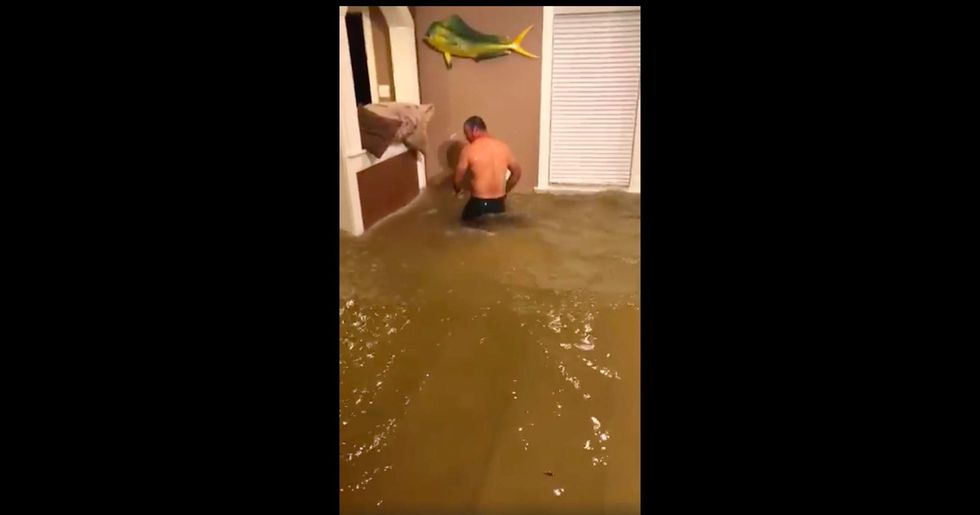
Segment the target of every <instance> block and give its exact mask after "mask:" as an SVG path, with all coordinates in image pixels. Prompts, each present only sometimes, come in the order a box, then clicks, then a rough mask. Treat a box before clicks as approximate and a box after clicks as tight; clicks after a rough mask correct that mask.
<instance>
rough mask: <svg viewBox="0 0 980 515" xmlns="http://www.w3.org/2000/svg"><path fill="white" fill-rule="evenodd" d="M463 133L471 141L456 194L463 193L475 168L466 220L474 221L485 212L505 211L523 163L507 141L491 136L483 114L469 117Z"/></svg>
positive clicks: (461, 164)
mask: <svg viewBox="0 0 980 515" xmlns="http://www.w3.org/2000/svg"><path fill="white" fill-rule="evenodd" d="M463 134H465V135H466V140H467V141H469V142H470V144H469V145H467V146H466V147H464V148H463V151H462V152H460V154H459V164H457V165H456V174H455V175H454V176H453V188H455V190H456V195H457V196H458V195H460V193H461V192H462V190H463V186H462V183H463V177H465V176H466V170H467V169H469V170H471V171H472V172H473V181H472V184H471V185H470V200H469V202H467V203H466V207H465V208H464V209H463V221H464V222H474V221H476V220H477V219H478V218H480V217H481V216H483V215H486V214H491V213H503V212H504V198H506V197H507V193H509V192H510V190H512V189H514V186H516V185H517V181H520V180H521V167H520V165H518V164H517V161H515V160H514V154H512V153H511V151H510V147H508V146H507V144H506V143H504V142H503V141H500V140H499V139H496V138H492V137H490V134H489V133H488V132H487V125H486V123H484V122H483V119H482V118H480V117H479V116H471V117H469V118H468V119H467V120H466V122H465V123H464V124H463ZM508 169H509V170H510V179H509V180H508V179H507V170H508Z"/></svg>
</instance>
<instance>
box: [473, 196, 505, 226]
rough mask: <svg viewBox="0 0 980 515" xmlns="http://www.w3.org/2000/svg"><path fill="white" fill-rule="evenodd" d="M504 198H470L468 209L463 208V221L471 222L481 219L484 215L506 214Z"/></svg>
mask: <svg viewBox="0 0 980 515" xmlns="http://www.w3.org/2000/svg"><path fill="white" fill-rule="evenodd" d="M504 198H506V197H500V198H494V199H485V198H476V197H470V200H469V202H467V203H466V207H465V208H463V221H464V222H469V221H473V220H476V219H477V218H480V217H481V216H483V215H490V214H496V213H503V212H504Z"/></svg>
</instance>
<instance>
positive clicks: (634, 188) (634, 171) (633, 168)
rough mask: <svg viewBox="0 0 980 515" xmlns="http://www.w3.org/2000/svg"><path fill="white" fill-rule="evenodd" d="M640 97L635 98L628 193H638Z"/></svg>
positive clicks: (640, 140) (640, 146)
mask: <svg viewBox="0 0 980 515" xmlns="http://www.w3.org/2000/svg"><path fill="white" fill-rule="evenodd" d="M641 142H642V139H641V138H640V95H637V97H636V128H635V129H634V130H633V162H632V164H631V165H630V187H629V190H628V191H629V192H630V193H639V192H640V149H641V148H642V145H641Z"/></svg>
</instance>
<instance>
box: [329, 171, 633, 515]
mask: <svg viewBox="0 0 980 515" xmlns="http://www.w3.org/2000/svg"><path fill="white" fill-rule="evenodd" d="M463 203H464V200H461V199H456V198H454V197H453V196H452V194H451V193H447V192H446V191H445V190H444V189H435V190H429V191H427V192H426V193H425V194H424V195H423V196H422V197H421V198H420V199H419V200H418V201H417V202H416V203H415V204H414V205H413V206H412V207H411V208H410V210H409V211H408V212H406V213H404V214H402V215H398V216H396V217H394V218H391V219H389V220H387V221H385V222H383V224H382V225H380V226H378V227H375V228H374V229H372V230H371V231H369V232H368V233H367V234H366V235H364V236H363V237H361V238H353V237H350V236H348V235H346V234H343V233H342V234H341V244H340V252H341V259H340V263H341V265H340V266H341V271H340V288H341V309H340V320H341V326H340V328H341V339H340V344H341V349H340V359H341V361H340V424H341V426H340V439H341V441H340V463H341V465H340V485H339V487H340V501H341V510H342V511H341V512H342V513H344V514H354V513H418V514H423V513H425V514H443V513H459V514H463V513H485V514H498V513H500V514H503V513H563V514H574V513H594V514H602V513H607V514H613V513H616V514H618V513H639V498H640V455H639V452H640V418H639V416H640V334H639V328H640V312H639V288H640V286H639V281H640V265H639V260H640V202H639V197H638V196H635V195H629V194H625V193H603V194H598V195H541V194H538V195H512V196H510V197H509V198H508V199H507V209H508V215H507V216H505V217H503V218H501V219H498V220H494V221H493V225H492V226H491V227H490V230H491V231H492V232H493V234H492V235H491V234H486V233H483V232H480V231H478V230H473V229H462V228H461V227H460V226H459V223H458V221H457V220H458V217H459V214H460V211H461V210H462V207H463Z"/></svg>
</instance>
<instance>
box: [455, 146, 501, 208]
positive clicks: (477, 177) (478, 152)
mask: <svg viewBox="0 0 980 515" xmlns="http://www.w3.org/2000/svg"><path fill="white" fill-rule="evenodd" d="M459 159H460V161H461V162H463V163H465V164H464V166H465V167H466V168H469V170H470V171H471V172H472V173H473V180H472V182H471V184H470V191H471V193H472V194H473V196H474V197H476V198H483V199H494V198H500V197H503V196H504V195H506V194H507V188H506V185H505V182H506V181H507V168H508V165H509V164H510V163H511V162H513V158H512V157H511V153H510V147H508V146H507V144H506V143H504V142H503V141H500V140H499V139H495V138H492V137H490V136H489V135H487V136H482V137H480V138H477V139H476V140H475V141H473V143H470V144H469V145H467V146H466V147H465V148H464V149H463V151H462V152H461V153H460V156H459ZM464 170H465V168H464ZM464 173H465V172H464Z"/></svg>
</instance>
